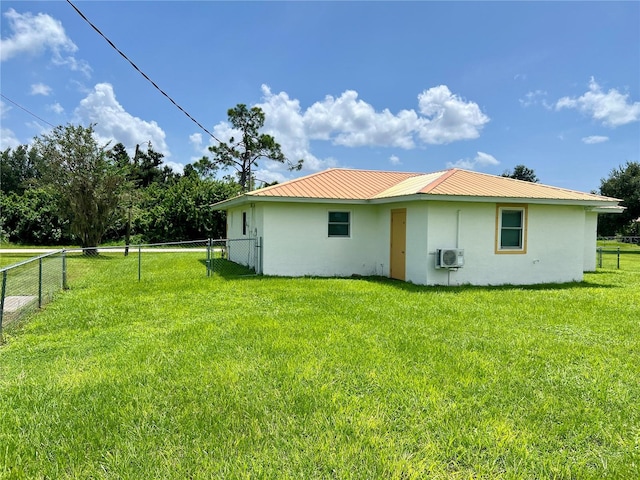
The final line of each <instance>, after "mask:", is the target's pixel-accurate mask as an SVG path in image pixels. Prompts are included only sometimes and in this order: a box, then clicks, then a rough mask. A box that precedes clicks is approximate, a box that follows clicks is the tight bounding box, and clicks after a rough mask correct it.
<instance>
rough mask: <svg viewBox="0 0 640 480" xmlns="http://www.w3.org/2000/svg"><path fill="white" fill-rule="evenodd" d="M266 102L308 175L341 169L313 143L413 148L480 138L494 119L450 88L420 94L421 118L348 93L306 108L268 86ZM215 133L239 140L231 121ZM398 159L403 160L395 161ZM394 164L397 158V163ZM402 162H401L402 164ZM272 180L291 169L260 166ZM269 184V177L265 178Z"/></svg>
mask: <svg viewBox="0 0 640 480" xmlns="http://www.w3.org/2000/svg"><path fill="white" fill-rule="evenodd" d="M262 94H263V98H262V102H261V103H258V104H257V106H258V107H260V108H262V110H263V111H264V112H265V115H266V121H265V126H264V131H265V133H269V134H271V135H273V136H274V137H275V138H276V140H277V141H278V143H280V145H281V146H282V151H283V153H284V154H285V155H286V156H287V158H289V159H290V160H291V161H293V162H296V161H297V160H298V159H304V161H305V163H304V170H305V171H318V170H322V169H325V168H328V167H333V166H336V165H337V162H336V160H335V159H334V158H331V157H329V158H324V159H321V158H317V157H316V156H315V155H313V154H312V153H311V147H310V142H311V141H312V140H316V141H317V140H324V141H330V142H332V143H333V144H335V145H341V146H346V147H361V146H381V147H396V148H403V149H413V148H416V147H417V146H418V145H426V144H443V143H450V142H454V141H458V140H467V139H472V138H477V137H478V136H479V134H480V130H481V129H482V127H483V125H484V124H485V123H487V122H488V121H489V117H487V116H486V115H485V114H484V113H482V111H481V110H480V107H479V106H478V105H477V104H476V103H474V102H468V101H465V100H463V99H461V98H460V97H459V96H457V95H454V94H452V93H451V91H450V90H449V88H447V87H446V86H444V85H440V86H438V87H434V88H431V89H428V90H425V91H423V92H422V93H421V94H420V95H418V107H419V111H420V114H418V113H417V112H416V111H415V110H401V111H400V112H398V113H397V114H393V113H391V112H390V111H389V110H388V109H384V110H382V111H376V109H375V108H374V107H373V106H372V105H370V104H368V103H366V102H365V101H363V100H361V99H359V98H358V93H357V92H355V91H353V90H347V91H345V92H343V93H342V94H341V95H340V96H338V97H333V96H331V95H328V96H326V97H325V98H324V99H322V100H321V101H318V102H315V103H314V104H312V105H311V106H310V107H309V108H307V109H306V110H304V109H303V108H302V107H301V105H300V102H299V100H297V99H294V98H290V97H289V95H288V94H287V93H286V92H280V93H277V94H275V93H273V92H272V91H271V89H270V88H269V87H268V86H267V85H263V86H262ZM213 133H214V135H215V136H216V137H217V138H220V139H221V140H222V141H227V140H228V139H229V137H231V136H235V137H237V135H238V132H234V131H233V130H232V128H231V126H230V125H229V124H228V123H227V122H220V123H218V124H217V125H216V126H215V127H214V130H213ZM394 158H397V157H394ZM390 161H391V162H393V161H394V160H391V159H390ZM398 162H399V160H398ZM260 167H261V171H260V172H261V173H262V174H263V175H265V177H266V176H269V178H268V180H270V181H271V180H284V179H285V178H286V176H285V175H286V174H287V172H286V166H284V165H281V164H278V163H276V162H264V164H260ZM265 180H267V178H265Z"/></svg>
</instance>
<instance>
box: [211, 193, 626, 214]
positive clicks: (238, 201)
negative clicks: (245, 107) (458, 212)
mask: <svg viewBox="0 0 640 480" xmlns="http://www.w3.org/2000/svg"><path fill="white" fill-rule="evenodd" d="M416 200H418V201H440V202H469V203H527V204H530V205H531V204H534V205H571V206H583V207H585V208H589V209H590V210H591V211H594V212H596V211H597V212H598V213H621V212H623V211H624V209H625V208H624V207H622V206H619V205H617V202H618V201H620V200H618V199H614V198H612V199H611V200H599V199H593V200H579V199H574V200H570V199H557V198H528V197H477V196H464V195H433V194H425V193H419V194H412V195H402V196H397V197H383V198H372V199H358V198H313V197H280V196H278V197H276V196H266V195H251V194H244V195H240V196H238V197H235V198H230V199H228V200H223V201H222V202H218V203H214V204H213V205H211V207H212V208H213V209H214V210H227V209H229V208H232V207H237V206H240V205H245V204H249V203H255V202H276V203H325V204H342V205H345V204H347V205H384V204H389V203H400V202H414V201H416Z"/></svg>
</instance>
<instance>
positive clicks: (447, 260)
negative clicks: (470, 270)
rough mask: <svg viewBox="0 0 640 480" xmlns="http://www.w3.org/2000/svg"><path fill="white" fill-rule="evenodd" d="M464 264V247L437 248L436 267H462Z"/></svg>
mask: <svg viewBox="0 0 640 480" xmlns="http://www.w3.org/2000/svg"><path fill="white" fill-rule="evenodd" d="M463 266H464V249H461V248H440V249H438V250H436V268H461V267H463Z"/></svg>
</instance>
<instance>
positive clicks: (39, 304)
mask: <svg viewBox="0 0 640 480" xmlns="http://www.w3.org/2000/svg"><path fill="white" fill-rule="evenodd" d="M38 308H42V257H40V259H39V260H38Z"/></svg>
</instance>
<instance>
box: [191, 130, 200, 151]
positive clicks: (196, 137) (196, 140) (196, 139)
mask: <svg viewBox="0 0 640 480" xmlns="http://www.w3.org/2000/svg"><path fill="white" fill-rule="evenodd" d="M189 142H191V145H193V148H195V149H196V150H200V149H201V148H202V134H201V133H194V134H193V135H189Z"/></svg>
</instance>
